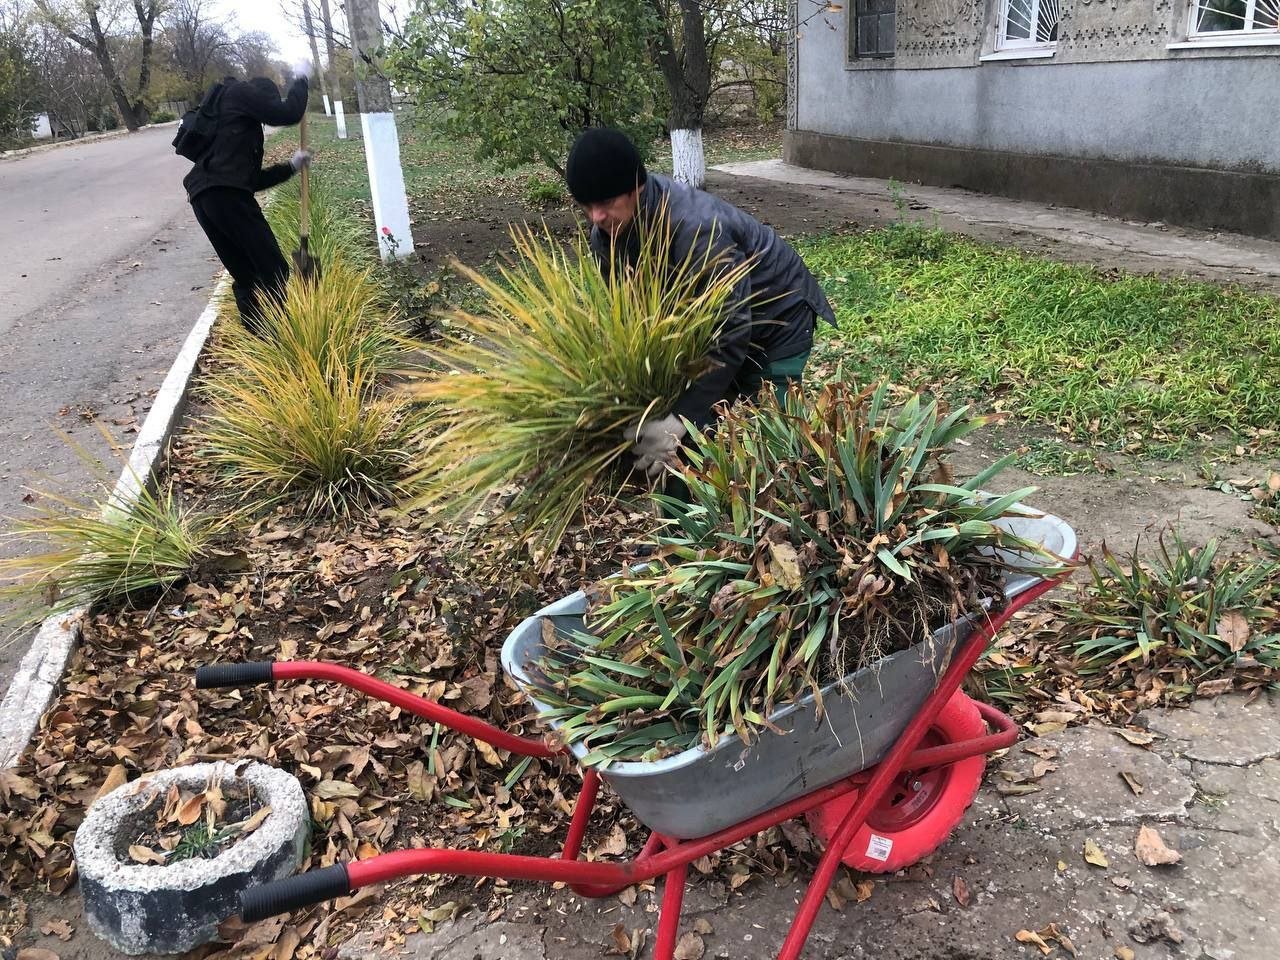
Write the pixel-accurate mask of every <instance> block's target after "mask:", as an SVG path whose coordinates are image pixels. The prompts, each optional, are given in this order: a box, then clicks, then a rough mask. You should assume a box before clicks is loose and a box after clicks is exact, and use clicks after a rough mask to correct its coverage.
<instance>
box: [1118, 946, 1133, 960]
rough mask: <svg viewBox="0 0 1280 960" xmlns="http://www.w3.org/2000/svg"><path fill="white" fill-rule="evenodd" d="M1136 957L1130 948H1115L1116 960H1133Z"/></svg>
mask: <svg viewBox="0 0 1280 960" xmlns="http://www.w3.org/2000/svg"><path fill="white" fill-rule="evenodd" d="M1136 956H1137V954H1135V953H1134V952H1133V948H1132V947H1126V946H1119V947H1116V960H1134V958H1135V957H1136Z"/></svg>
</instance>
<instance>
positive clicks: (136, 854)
mask: <svg viewBox="0 0 1280 960" xmlns="http://www.w3.org/2000/svg"><path fill="white" fill-rule="evenodd" d="M129 859H130V860H132V861H133V862H134V863H164V857H163V856H161V855H160V854H158V853H156V852H155V851H154V850H152V849H151V848H150V847H146V846H143V845H142V844H140V843H135V844H133V845H131V846H130V847H129Z"/></svg>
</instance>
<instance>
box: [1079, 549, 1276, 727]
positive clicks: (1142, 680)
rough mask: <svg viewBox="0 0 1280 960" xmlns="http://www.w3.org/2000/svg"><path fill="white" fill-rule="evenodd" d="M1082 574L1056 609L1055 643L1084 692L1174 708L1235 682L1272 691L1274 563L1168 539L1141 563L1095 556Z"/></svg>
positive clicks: (1135, 557)
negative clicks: (1257, 683) (1267, 684)
mask: <svg viewBox="0 0 1280 960" xmlns="http://www.w3.org/2000/svg"><path fill="white" fill-rule="evenodd" d="M1089 574H1090V580H1089V582H1088V583H1087V584H1086V585H1084V586H1083V587H1082V588H1081V590H1080V593H1079V595H1078V596H1077V597H1076V598H1074V599H1071V600H1063V601H1060V602H1059V603H1058V604H1056V606H1057V607H1058V609H1059V611H1060V613H1061V615H1062V618H1063V624H1062V627H1061V629H1060V630H1059V631H1058V632H1057V634H1056V636H1055V637H1054V647H1055V648H1057V649H1061V650H1064V651H1068V652H1070V654H1072V655H1073V657H1074V669H1075V671H1076V673H1077V674H1078V675H1079V676H1080V677H1081V678H1082V680H1083V683H1084V686H1085V688H1086V689H1117V688H1119V689H1137V690H1138V692H1139V693H1141V694H1144V695H1146V694H1151V695H1152V696H1151V702H1155V701H1158V700H1163V701H1177V700H1185V699H1187V698H1189V697H1191V696H1193V695H1194V694H1195V693H1197V692H1198V691H1200V690H1201V686H1202V685H1203V684H1209V687H1208V690H1207V691H1203V692H1212V693H1218V692H1222V689H1228V688H1230V687H1231V686H1232V682H1233V678H1235V677H1237V676H1238V677H1241V678H1246V679H1247V678H1249V677H1250V676H1253V675H1254V674H1258V673H1264V674H1266V675H1267V678H1268V679H1269V680H1270V681H1272V682H1273V681H1274V679H1275V677H1276V675H1277V671H1280V556H1277V557H1276V558H1275V559H1271V558H1268V557H1261V558H1259V557H1253V558H1249V557H1245V556H1235V557H1224V556H1221V555H1220V554H1219V548H1218V542H1217V541H1216V540H1210V541H1209V542H1208V543H1207V544H1206V545H1205V546H1203V547H1194V546H1192V545H1190V544H1188V543H1187V542H1186V541H1185V540H1183V538H1182V537H1181V536H1180V535H1179V534H1178V532H1177V531H1176V530H1171V531H1169V532H1168V533H1166V534H1162V535H1161V537H1160V539H1159V543H1158V545H1157V549H1156V551H1155V552H1154V553H1153V554H1151V555H1149V556H1142V555H1140V554H1139V553H1138V550H1137V548H1136V547H1135V548H1134V550H1133V551H1132V552H1130V553H1128V554H1123V555H1117V554H1115V553H1113V552H1112V551H1111V550H1109V549H1108V548H1107V547H1106V546H1104V547H1103V548H1102V551H1101V556H1100V558H1098V559H1096V560H1092V561H1090V563H1089ZM1219 681H1221V688H1222V689H1219V688H1218V687H1217V686H1215V685H1214V684H1216V683H1218V682H1219Z"/></svg>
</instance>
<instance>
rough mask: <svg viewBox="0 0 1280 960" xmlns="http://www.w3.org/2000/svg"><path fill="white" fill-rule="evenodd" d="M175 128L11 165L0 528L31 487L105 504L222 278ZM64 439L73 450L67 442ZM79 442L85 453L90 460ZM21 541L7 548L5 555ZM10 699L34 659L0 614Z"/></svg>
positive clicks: (0, 328) (0, 315)
mask: <svg viewBox="0 0 1280 960" xmlns="http://www.w3.org/2000/svg"><path fill="white" fill-rule="evenodd" d="M172 138H173V130H172V128H170V127H159V128H155V129H151V130H144V131H142V132H140V133H136V134H130V135H129V136H125V137H120V138H116V139H110V140H101V141H97V142H91V143H83V144H73V145H69V146H64V147H60V148H57V149H51V150H46V151H39V152H36V153H32V154H30V155H27V156H24V157H17V158H13V159H8V160H0V398H2V405H0V517H3V518H6V519H4V520H3V521H0V524H2V525H3V526H4V527H6V528H7V527H8V526H9V520H8V518H12V517H16V516H21V515H22V513H23V512H24V510H25V509H27V508H26V507H25V506H24V504H23V502H22V501H23V496H24V495H26V494H27V493H28V490H29V488H30V487H32V486H34V487H37V488H40V489H47V490H53V491H56V492H59V493H63V494H66V493H70V494H73V495H80V496H84V495H90V496H92V495H94V494H97V495H101V487H100V486H95V485H97V484H100V482H101V480H100V478H99V476H98V475H97V471H95V469H94V468H93V467H92V465H91V464H86V463H85V462H84V458H83V456H82V454H83V451H88V452H90V453H91V454H93V455H94V456H96V457H98V458H101V459H102V460H103V461H104V462H105V464H106V467H105V474H104V475H105V476H106V477H108V478H109V479H108V481H107V482H108V483H111V482H114V479H115V477H116V476H117V475H118V474H119V473H120V470H121V462H120V460H119V458H118V455H113V454H112V452H111V444H110V443H109V442H108V441H107V440H106V439H105V438H104V437H103V435H102V432H101V428H105V429H106V430H108V431H110V433H111V435H112V436H113V437H114V439H115V441H117V442H118V443H119V444H120V445H121V446H122V447H123V449H124V451H125V453H126V455H127V451H128V448H129V447H130V446H131V445H132V443H133V436H134V432H135V431H136V429H137V427H138V426H139V425H140V424H141V422H142V420H143V419H144V418H145V417H146V414H147V411H148V409H149V408H150V402H151V397H152V395H153V394H154V392H155V390H156V389H157V388H158V387H159V386H160V383H161V381H162V380H163V379H164V376H165V373H166V372H168V369H169V366H170V364H172V362H173V359H174V357H175V356H176V355H177V352H178V349H179V347H180V346H181V344H182V341H183V340H184V339H185V337H186V335H187V333H188V331H189V330H190V329H191V326H192V325H193V324H194V323H195V321H196V318H197V317H198V316H199V315H200V312H201V310H203V309H204V305H205V303H206V301H207V300H208V297H209V293H210V291H211V290H212V287H213V279H214V277H215V275H216V273H217V271H218V270H219V269H220V267H219V265H218V263H217V260H216V259H215V258H214V255H213V250H212V249H211V248H210V247H209V245H208V242H207V241H206V240H205V238H204V235H203V234H202V233H201V232H200V228H199V227H198V226H197V225H196V223H195V220H194V219H193V218H192V216H191V209H190V207H189V205H188V204H187V202H186V195H185V193H184V192H183V189H182V177H183V175H184V174H185V173H186V172H187V170H188V169H189V168H190V165H189V164H188V163H187V161H185V160H183V159H181V158H180V157H177V156H175V155H174V153H173V151H172V149H171V148H170V146H169V142H170V140H172ZM64 435H65V437H67V438H69V439H70V440H71V441H72V442H71V443H68V442H67V440H66V439H64ZM77 447H80V448H82V450H81V451H80V452H77ZM18 549H21V548H20V547H19V546H18V545H16V544H12V543H0V556H5V555H12V554H13V553H14V552H16V551H17V550H18ZM0 618H3V619H0V694H2V693H3V691H4V689H5V688H7V686H8V683H9V678H10V676H11V675H12V671H13V669H14V667H15V666H16V664H17V662H18V661H19V660H20V659H21V658H22V655H23V654H24V653H25V652H26V646H27V643H28V642H29V637H30V633H29V632H21V631H16V630H15V624H14V622H13V618H14V607H13V605H12V604H5V605H3V606H0Z"/></svg>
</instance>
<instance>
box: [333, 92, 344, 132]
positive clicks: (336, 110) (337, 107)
mask: <svg viewBox="0 0 1280 960" xmlns="http://www.w3.org/2000/svg"><path fill="white" fill-rule="evenodd" d="M333 114H334V116H335V117H337V118H338V139H339V140H345V139H347V115H346V114H345V113H343V112H342V101H341V100H335V101H333Z"/></svg>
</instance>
